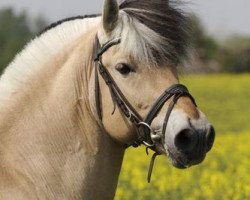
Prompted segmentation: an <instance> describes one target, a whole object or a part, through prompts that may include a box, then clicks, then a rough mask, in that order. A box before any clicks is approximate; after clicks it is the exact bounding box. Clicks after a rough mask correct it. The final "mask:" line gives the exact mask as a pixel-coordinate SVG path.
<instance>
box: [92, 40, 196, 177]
mask: <svg viewBox="0 0 250 200" xmlns="http://www.w3.org/2000/svg"><path fill="white" fill-rule="evenodd" d="M120 42H121V38H117V39H113V40H111V41H109V42H107V43H106V44H104V45H102V46H101V45H100V42H99V40H98V38H97V36H96V41H95V43H96V44H95V58H94V61H95V99H96V109H97V113H98V116H99V118H100V120H101V121H102V117H103V116H102V107H101V98H100V85H99V78H98V72H99V74H100V75H101V77H102V78H103V80H104V81H105V83H106V85H107V86H108V87H109V90H110V94H111V97H112V100H113V103H114V110H113V112H112V114H114V112H115V110H116V107H117V106H118V108H119V109H120V110H121V112H122V113H123V115H124V116H125V117H126V118H127V119H128V120H129V121H130V122H131V123H132V124H134V126H135V127H136V130H137V134H138V137H137V139H136V140H135V141H133V142H132V144H129V145H128V147H129V146H133V147H138V146H140V145H142V144H143V145H145V146H146V152H147V154H148V149H149V148H150V149H152V150H153V151H154V152H155V153H154V154H153V156H152V158H151V162H150V167H149V171H148V178H147V180H148V182H150V180H151V175H152V171H153V166H154V161H155V158H156V157H157V156H158V155H160V152H158V151H157V149H156V142H159V141H161V143H162V144H164V138H165V132H166V128H167V124H168V120H169V117H170V114H171V112H172V110H173V108H174V106H175V104H176V103H177V101H178V99H179V98H180V97H183V96H186V97H189V98H190V99H191V101H192V102H193V104H194V105H195V106H196V103H195V100H194V98H193V97H192V95H191V94H190V93H189V91H188V89H187V88H186V86H184V85H181V84H175V85H172V86H171V87H170V88H168V89H166V90H165V91H164V92H163V94H162V95H161V96H160V97H159V98H158V99H157V100H156V102H155V103H154V104H153V106H152V107H151V109H150V111H149V112H148V114H147V116H146V117H145V119H143V118H142V117H141V116H140V114H139V113H138V112H137V111H136V110H135V109H134V108H133V106H132V105H131V104H130V102H129V101H128V100H127V98H126V97H125V96H124V95H123V93H122V91H121V90H120V88H119V87H118V85H117V84H116V82H115V81H114V79H113V77H112V76H111V74H110V73H109V72H108V70H107V68H106V67H105V66H104V65H103V63H102V55H103V54H104V53H105V52H106V51H107V50H108V49H109V48H110V47H112V46H114V45H117V44H119V43H120ZM171 98H172V101H171V103H170V105H169V107H168V110H167V113H166V116H165V119H164V121H163V128H162V131H161V133H159V132H158V131H157V132H156V131H154V130H153V128H152V127H151V124H152V122H153V120H154V119H155V118H156V117H157V115H158V114H159V112H160V111H161V109H162V107H163V106H164V104H165V103H166V102H167V101H168V100H170V99H171Z"/></svg>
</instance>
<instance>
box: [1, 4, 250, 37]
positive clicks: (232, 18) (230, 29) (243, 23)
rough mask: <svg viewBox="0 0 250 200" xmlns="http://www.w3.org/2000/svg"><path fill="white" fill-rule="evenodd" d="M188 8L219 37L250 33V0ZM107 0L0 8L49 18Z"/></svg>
mask: <svg viewBox="0 0 250 200" xmlns="http://www.w3.org/2000/svg"><path fill="white" fill-rule="evenodd" d="M184 1H185V2H188V4H187V5H186V6H185V9H186V10H188V11H194V12H195V13H197V14H198V15H199V16H200V17H201V19H202V22H203V24H204V26H205V27H206V29H207V31H208V33H209V34H212V35H214V36H216V37H217V38H223V37H224V36H227V35H231V34H242V35H249V36H250V0H184ZM102 3H103V0H70V1H68V0H67V1H66V0H18V1H17V0H1V1H0V8H1V7H6V6H14V7H15V9H16V10H17V11H20V10H22V9H26V10H28V11H29V12H30V13H32V14H33V15H39V14H42V15H45V16H46V17H47V19H48V20H49V21H56V20H59V19H62V18H65V17H69V16H75V15H84V14H92V13H100V12H101V7H102Z"/></svg>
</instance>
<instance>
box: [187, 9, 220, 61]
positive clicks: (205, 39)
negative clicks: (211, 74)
mask: <svg viewBox="0 0 250 200" xmlns="http://www.w3.org/2000/svg"><path fill="white" fill-rule="evenodd" d="M190 22H191V39H192V44H193V47H194V48H195V49H196V50H197V51H198V53H199V54H201V55H200V56H201V57H202V59H203V60H204V61H207V60H210V59H212V58H214V57H215V55H216V52H217V50H218V44H217V42H216V41H215V39H213V38H212V37H211V36H209V35H207V34H205V29H204V27H203V26H202V24H201V22H200V19H199V18H198V17H197V16H196V15H194V14H192V15H191V16H190Z"/></svg>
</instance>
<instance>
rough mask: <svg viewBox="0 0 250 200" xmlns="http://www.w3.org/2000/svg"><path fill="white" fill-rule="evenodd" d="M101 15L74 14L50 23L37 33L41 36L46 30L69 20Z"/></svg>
mask: <svg viewBox="0 0 250 200" xmlns="http://www.w3.org/2000/svg"><path fill="white" fill-rule="evenodd" d="M99 16H101V15H100V14H91V15H83V16H81V15H79V16H74V17H68V18H65V19H62V20H59V21H57V22H54V23H52V24H50V25H49V26H47V27H46V28H45V29H43V30H42V31H41V32H39V33H38V34H37V36H41V35H42V34H44V33H45V32H47V31H49V30H51V29H53V28H55V27H57V26H59V25H61V24H63V23H64V22H69V21H74V20H77V19H85V18H94V17H99Z"/></svg>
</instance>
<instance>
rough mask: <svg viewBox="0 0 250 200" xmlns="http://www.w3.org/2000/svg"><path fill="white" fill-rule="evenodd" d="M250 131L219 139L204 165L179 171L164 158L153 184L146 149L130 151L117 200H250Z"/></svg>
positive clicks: (127, 155)
mask: <svg viewBox="0 0 250 200" xmlns="http://www.w3.org/2000/svg"><path fill="white" fill-rule="evenodd" d="M249 146H250V132H246V133H240V134H233V133H227V134H224V135H220V136H217V138H216V142H215V145H214V147H213V149H212V151H211V152H209V153H208V155H207V158H206V160H205V161H204V163H202V164H201V165H198V166H195V167H191V168H190V169H186V170H178V169H175V168H174V167H173V166H171V164H170V163H169V162H168V161H167V158H166V157H164V156H161V157H158V158H157V160H156V163H155V167H154V171H153V175H152V182H151V183H150V184H148V183H147V181H146V177H147V172H148V165H149V162H150V157H147V156H146V154H145V150H144V148H139V149H129V150H128V151H127V152H126V155H125V158H124V165H123V168H122V171H121V176H120V180H119V184H118V189H117V192H116V197H115V199H116V200H131V199H138V200H152V199H153V200H162V199H164V200H165V199H166V200H229V199H232V200H247V199H250V168H249V166H250V159H249V157H250V154H249Z"/></svg>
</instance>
